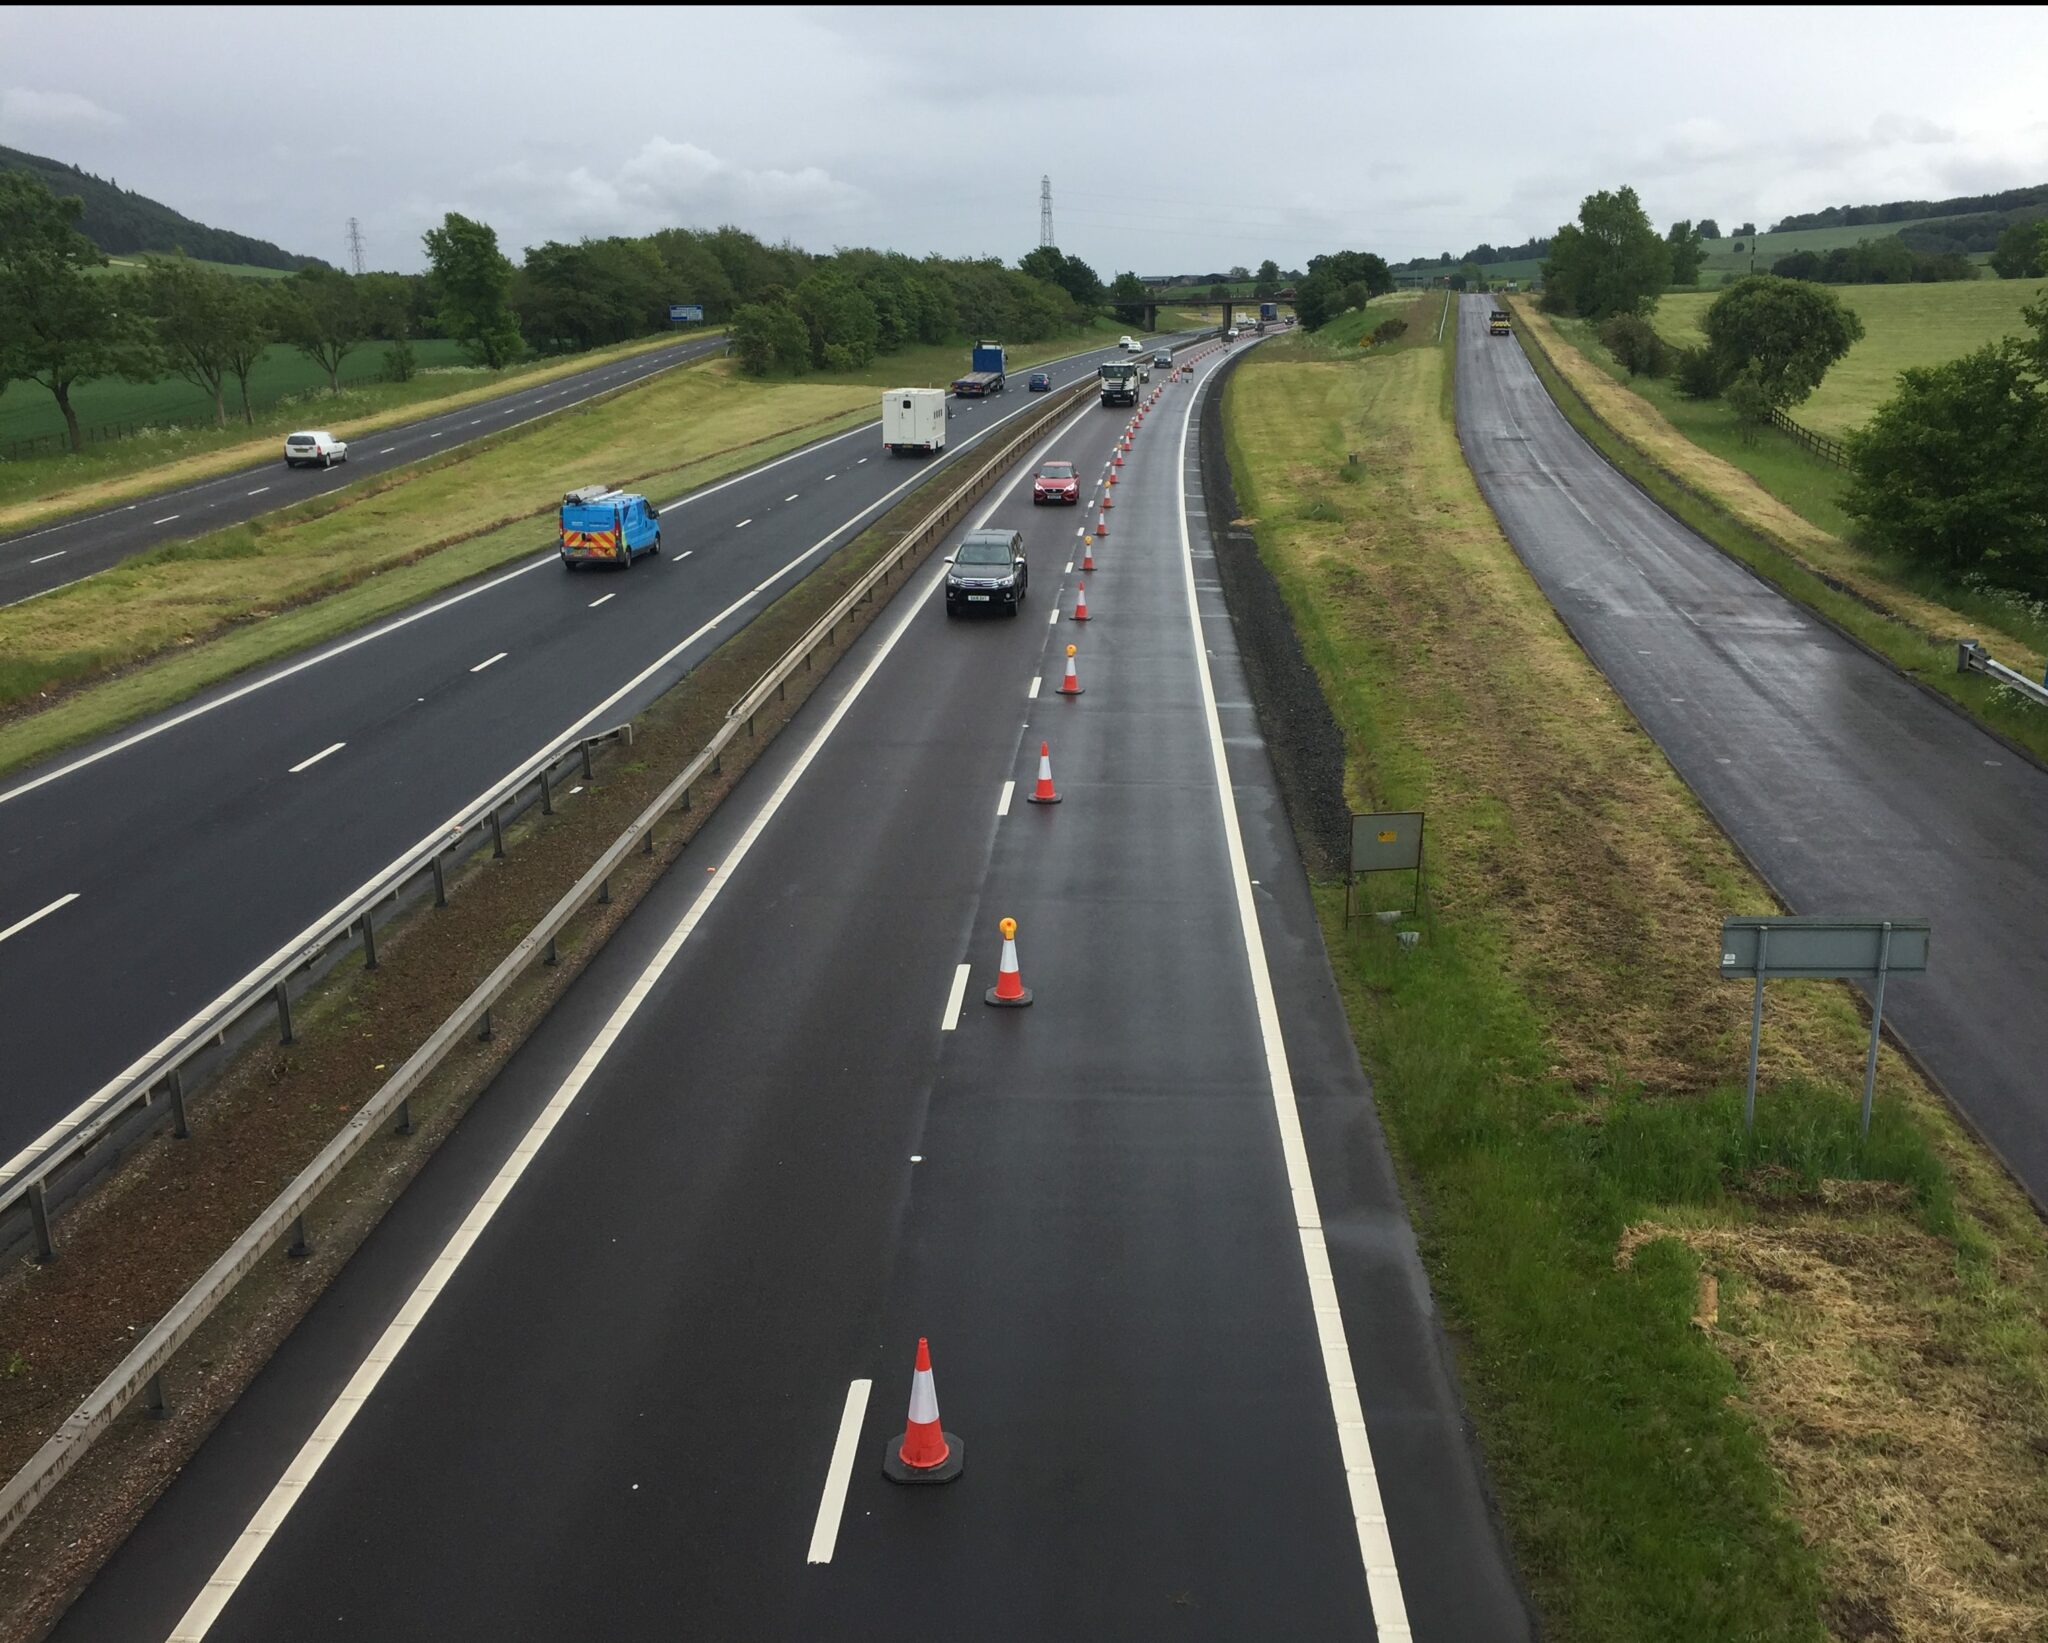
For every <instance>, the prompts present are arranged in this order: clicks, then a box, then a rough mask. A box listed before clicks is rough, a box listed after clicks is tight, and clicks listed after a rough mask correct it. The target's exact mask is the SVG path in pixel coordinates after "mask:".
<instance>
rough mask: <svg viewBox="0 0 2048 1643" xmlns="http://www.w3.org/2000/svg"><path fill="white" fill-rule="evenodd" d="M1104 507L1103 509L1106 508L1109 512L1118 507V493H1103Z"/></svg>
mask: <svg viewBox="0 0 2048 1643" xmlns="http://www.w3.org/2000/svg"><path fill="white" fill-rule="evenodd" d="M1102 506H1103V508H1104V509H1105V510H1107V509H1110V508H1113V507H1115V506H1116V492H1115V491H1104V492H1103V493H1102Z"/></svg>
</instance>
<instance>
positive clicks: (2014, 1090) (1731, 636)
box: [1458, 297, 2048, 1204]
mask: <svg viewBox="0 0 2048 1643" xmlns="http://www.w3.org/2000/svg"><path fill="white" fill-rule="evenodd" d="M1489 306H1490V305H1489V303H1488V301H1487V299H1485V298H1481V297H1467V298H1464V299H1463V300H1462V302H1461V304H1460V307H1459V315H1458V324H1459V334H1458V431H1459V437H1460V439H1461V440H1462V441H1463V443H1464V447H1465V455H1466V459H1467V460H1468V461H1469V462H1470V464H1471V466H1472V471H1473V472H1474V474H1476V475H1477V476H1478V480H1479V486H1480V489H1481V490H1482V491H1483V492H1484V493H1485V495H1486V499H1487V501H1488V502H1489V503H1490V504H1491V505H1492V507H1493V510H1494V513H1495V514H1496V515H1497V516H1498V518H1499V519H1500V522H1501V525H1502V527H1503V529H1504V530H1505V531H1506V532H1507V535H1508V539H1509V541H1510V542H1512V543H1513V544H1514V547H1515V551H1516V552H1517V553H1518V554H1520V555H1521V557H1522V559H1523V561H1524V562H1525V563H1526V564H1527V565H1528V567H1529V569H1530V571H1531V572H1532V573H1533V574H1534V576H1535V578H1536V580H1537V582H1538V583H1539V584H1540V585H1541V586H1542V588H1543V591H1544V593H1545V594H1546V595H1548V597H1549V599H1550V602H1551V604H1552V605H1553V606H1555V607H1556V609H1557V612H1558V614H1559V616H1561V617H1562V618H1563V620H1564V622H1565V625H1566V626H1567V627H1569V628H1570V629H1571V631H1572V634H1573V635H1574V637H1576V638H1577V639H1578V641H1579V643H1580V644H1582V645H1583V646H1584V647H1585V649H1586V651H1587V654H1589V655H1590V656H1591V657H1592V659H1593V661H1594V663H1595V664H1596V665H1597V666H1598V667H1599V668H1600V670H1601V671H1602V672H1603V673H1605V674H1606V675H1607V677H1608V679H1609V680H1610V681H1611V682H1612V683H1613V685H1614V687H1615V689H1616V690H1617V691H1619V692H1620V694H1621V696H1622V698H1623V700H1625V701H1626V702H1627V703H1628V705H1629V708H1630V710H1631V711H1632V712H1634V714H1635V715H1636V717H1637V719H1639V720H1640V721H1641V722H1642V725H1643V727H1644V729H1645V730H1647V731H1648V732H1649V734H1650V735H1651V737H1653V738H1654V739H1655V741H1656V742H1657V744H1658V745H1659V746H1660V747H1661V748H1663V750H1664V752H1665V754H1666V755H1667V756H1668V757H1669V758H1670V760H1671V762H1672V764H1673V765H1674V766H1675V767H1676V769H1677V771H1678V773H1679V775H1681V776H1682V777H1684V779H1685V781H1686V783H1687V784H1688V785H1689V786H1690V787H1691V788H1692V790H1693V791H1694V792H1695V793H1696V794H1698V795H1699V797H1700V800H1701V802H1702V803H1703V804H1705V805H1706V807H1707V809H1708V811H1709V812H1710V813H1712V815H1713V816H1714V818H1715V819H1716V820H1717V821H1718V822H1719V823H1720V825H1721V826H1722V827H1723V828H1724V829H1725V830H1726V831H1727V832H1728V834H1729V836H1730V837H1732V838H1733V839H1734V840H1735V842H1736V844H1737V845H1738V846H1739V847H1740V848H1741V850H1742V851H1743V852H1744V854H1746V855H1747V856H1748V857H1749V859H1750V860H1751V861H1752V862H1754V863H1755V864H1756V866H1757V868H1758V869H1759V870H1760V871H1761V872H1762V874H1763V875H1764V877H1765V878H1766V879H1767V880H1768V881H1769V883H1770V884H1771V886H1772V887H1773V888H1774V889H1775V890H1776V892H1777V893H1778V895H1779V896H1780V897H1781V899H1782V900H1783V901H1784V903H1785V905H1786V907H1787V909H1788V910H1789V911H1791V912H1794V913H1806V914H1834V915H1838V916H1842V917H1859V918H1887V917H1892V918H1908V917H1912V918H1928V919H1931V920H1932V921H1933V945H1932V950H1931V958H1930V965H1929V969H1928V971H1927V973H1926V974H1925V975H1924V976H1906V977H1900V978H1898V979H1897V980H1895V981H1893V982H1892V983H1891V985H1890V986H1889V988H1888V990H1887V992H1886V994H1885V1021H1886V1024H1887V1025H1888V1026H1890V1027H1891V1028H1893V1029H1894V1030H1896V1031H1897V1032H1898V1033H1899V1035H1900V1036H1901V1037H1902V1038H1903V1039H1904V1041H1905V1042H1906V1043H1907V1044H1908V1045H1909V1046H1910V1047H1911V1049H1912V1050H1913V1052H1914V1053H1915V1054H1916V1056H1918V1058H1919V1059H1920V1060H1921V1061H1922V1063H1923V1064H1924V1065H1925V1066H1926V1067H1927V1068H1928V1069H1929V1070H1930V1071H1931V1072H1932V1073H1933V1074H1934V1076H1935V1077H1936V1078H1938V1079H1939V1080H1940V1081H1941V1083H1942V1084H1943V1086H1944V1087H1945V1088H1946V1089H1947V1091H1948V1093H1949V1095H1950V1097H1951V1098H1952V1099H1953V1100H1954V1101H1955V1103H1956V1104H1957V1105H1958V1106H1959V1107H1960V1108H1961V1109H1962V1111H1963V1112H1964V1113H1965V1114H1966V1115H1967V1117H1968V1118H1969V1120H1970V1121H1971V1123H1973V1124H1974V1125H1975V1126H1976V1128H1977V1129H1978V1130H1979V1132H1980V1133H1981V1134H1982V1135H1983V1136H1984V1137H1985V1138H1986V1139H1987V1140H1988V1141H1989V1142H1990V1143H1991V1145H1992V1146H1994V1147H1995V1148H1996V1149H1997V1150H1998V1152H1999V1153H2000V1154H2001V1155H2002V1156H2003V1158H2004V1159H2005V1161H2006V1163H2007V1165H2008V1166H2009V1167H2010V1168H2011V1169H2012V1170H2013V1172H2014V1173H2015V1174H2016V1175H2017V1176H2018V1177H2019V1179H2020V1181H2021V1182H2022V1183H2023V1184H2024V1185H2025V1187H2026V1188H2027V1190H2028V1191H2029V1192H2030V1193H2031V1194H2032V1195H2033V1197H2034V1200H2035V1202H2036V1203H2037V1204H2042V1203H2048V1100H2044V1085H2043V1079H2042V1068H2043V1067H2048V1014H2044V1012H2043V1011H2042V1010H2041V1008H2040V1003H2041V1000H2042V999H2043V998H2044V997H2048V942H2044V940H2043V933H2044V932H2048V832H2044V830H2043V819H2044V818H2048V772H2044V771H2043V770H2042V769H2041V768H2040V767H2039V766H2038V765H2035V764H2033V763H2031V762H2030V761H2029V760H2027V759H2026V758H2024V757H2023V756H2022V755H2020V754H2018V753H2016V752H2014V751H2013V750H2012V749H2010V748H2008V747H2007V746H2005V745H2004V744H2003V743H2002V742H1999V741H1998V740H1996V739H1995V738H1993V737H1992V736H1990V735H1988V734H1986V733H1985V732H1984V731H1982V730H1980V729H1979V728H1977V726H1976V725H1975V724H1973V723H1972V722H1971V721H1970V720H1969V719H1968V718H1966V717H1964V716H1963V715H1962V714H1961V713H1958V712H1956V711H1954V710H1953V709H1951V708H1950V707H1948V706H1947V705H1945V704H1944V703H1943V702H1941V701H1940V700H1938V699H1936V698H1935V697H1933V696H1932V695H1931V694H1930V693H1928V692H1926V691H1923V690H1921V689H1920V688H1918V687H1917V686H1915V685H1913V684H1912V683H1910V682H1909V681H1908V680H1907V679H1905V678H1904V677H1903V676H1902V675H1900V674H1898V673H1896V672H1894V671H1893V670H1892V669H1891V668H1889V667H1887V666H1886V665H1884V664H1883V663H1882V662H1880V661H1878V660H1877V659H1876V658H1875V657H1873V656H1872V655H1870V654H1869V653H1868V652H1866V651H1864V650H1862V649H1860V648H1859V647H1857V646H1856V645H1854V644H1852V643H1851V642H1850V641H1849V640H1847V639H1845V638H1843V637H1842V636H1841V635H1840V634H1838V633H1836V632H1835V631H1834V630H1833V629H1832V628H1829V627H1826V626H1824V625H1823V624H1822V623H1820V622H1819V621H1817V620H1816V619H1815V618H1814V617H1813V615H1812V614H1811V613H1810V612H1808V611H1807V610H1806V609H1805V608H1804V607H1802V606H1800V605H1797V604H1794V603H1793V602H1792V601H1790V600H1788V599H1786V598H1785V597H1784V596H1783V595H1781V594H1779V593H1778V592H1776V591H1775V590H1774V589H1772V588H1770V587H1767V586H1766V585H1765V584H1764V583H1762V582H1761V581H1759V580H1758V579H1757V578H1756V577H1754V576H1753V575H1751V574H1750V572H1749V571H1748V570H1746V569H1744V568H1743V567H1742V566H1741V565H1740V564H1738V563H1736V561H1734V560H1733V559H1730V558H1728V557H1727V556H1726V555H1724V554H1722V553H1720V552H1719V551H1717V550H1716V549H1715V548H1713V547H1712V546H1711V545H1710V544H1708V543H1707V542H1705V541H1703V540H1702V539H1701V538H1700V537H1698V536H1696V535H1695V534H1693V532H1691V531H1689V530H1687V529H1686V528H1685V527H1684V526H1683V525H1681V524H1679V523H1678V522H1677V521H1676V520H1674V519H1673V518H1672V517H1671V516H1670V515H1669V514H1667V513H1665V512H1664V511H1663V510H1662V509H1661V508H1659V507H1657V506H1656V505H1655V504H1654V503H1653V502H1651V501H1650V500H1649V499H1648V498H1647V497H1646V496H1645V495H1644V494H1643V493H1642V492H1641V491H1639V490H1637V489H1636V488H1635V487H1634V486H1633V485H1631V484H1630V483H1629V482H1628V481H1627V480H1626V479H1624V478H1622V477H1621V475H1620V474H1618V473H1617V472H1616V471H1615V470H1614V469H1613V468H1611V467H1609V466H1608V465H1607V464H1606V463H1605V462H1604V461H1602V460H1601V458H1600V456H1599V455H1598V453H1597V452H1595V451H1594V450H1593V449H1592V447H1591V446H1589V445H1588V444H1586V442H1585V441H1584V440H1582V439H1581V438H1580V437H1579V435H1578V433H1577V432H1576V431H1575V430H1574V429H1573V428H1572V426H1571V424H1570V423H1568V422H1567V421H1566V420H1565V418H1564V416H1563V414H1562V413H1561V412H1560V411H1559V410H1558V409H1557V407H1556V406H1555V405H1554V404H1552V403H1551V400H1550V397H1549V395H1548V394H1547V393H1546V392H1545V391H1544V388H1543V385H1542V382H1541V381H1540V380H1539V379H1538V377H1537V376H1536V373H1535V371H1534V369H1533V368H1532V367H1531V366H1530V364H1529V362H1528V360H1527V359H1526V358H1525V357H1524V356H1523V354H1522V351H1521V348H1520V347H1519V346H1518V345H1517V344H1516V343H1515V342H1514V341H1513V340H1511V339H1501V338H1489V337H1488V335H1487V333H1486V315H1487V310H1488V307H1489ZM1699 962H1700V963H1701V964H1702V965H1712V964H1713V963H1714V962H1715V956H1714V955H1713V954H1712V953H1706V952H1703V953H1701V954H1700V955H1699ZM1764 1030H1765V1032H1766V1033H1768V1032H1769V1030H1770V1023H1769V1006H1768V1005H1766V1015H1765V1026H1764ZM1728 1076H1729V1077H1730V1078H1731V1079H1733V1078H1736V1077H1739V1076H1740V1067H1739V1065H1738V1064H1737V1063H1735V1062H1731V1063H1730V1065H1729V1067H1728Z"/></svg>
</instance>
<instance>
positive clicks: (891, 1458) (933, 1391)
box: [882, 1335, 967, 1483]
mask: <svg viewBox="0 0 2048 1643" xmlns="http://www.w3.org/2000/svg"><path fill="white" fill-rule="evenodd" d="M966 1447H967V1446H966V1445H965V1444H963V1443H962V1442H961V1441H960V1440H959V1439H958V1438H957V1437H955V1436H954V1435H953V1434H952V1433H951V1432H948V1431H947V1430H946V1429H945V1428H944V1427H943V1426H941V1425H940V1424H939V1392H938V1388H937V1386H936V1385H935V1384H934V1383H933V1381H932V1349H931V1346H930V1344H929V1343H928V1342H927V1341H926V1340H925V1338H924V1337H923V1336H922V1335H920V1336H918V1338H917V1367H916V1368H915V1369H913V1370H912V1371H911V1374H910V1418H909V1419H908V1420H907V1421H905V1422H904V1423H903V1439H902V1441H901V1442H900V1443H899V1442H897V1441H896V1440H895V1439H893V1438H892V1439H891V1440H890V1441H889V1445H888V1447H887V1448H886V1449H884V1450H883V1451H882V1472H883V1475H884V1476H886V1477H887V1478H888V1479H889V1480H890V1481H891V1482H892V1483H951V1482H952V1481H953V1480H954V1479H955V1478H957V1477H958V1476H959V1475H960V1473H961V1472H962V1470H964V1468H965V1466H966V1458H965V1450H966Z"/></svg>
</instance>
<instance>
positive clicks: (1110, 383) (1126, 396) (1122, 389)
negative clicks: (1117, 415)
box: [1102, 359, 1138, 405]
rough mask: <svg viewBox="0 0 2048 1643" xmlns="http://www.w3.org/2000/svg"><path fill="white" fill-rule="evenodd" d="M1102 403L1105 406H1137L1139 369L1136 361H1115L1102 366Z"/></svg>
mask: <svg viewBox="0 0 2048 1643" xmlns="http://www.w3.org/2000/svg"><path fill="white" fill-rule="evenodd" d="M1102 403H1103V404H1105V405H1135V404H1137V403H1138V367H1137V364H1136V362H1135V361H1133V360H1128V359H1113V360H1109V361H1106V362H1105V363H1104V365H1103V366H1102Z"/></svg>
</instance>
